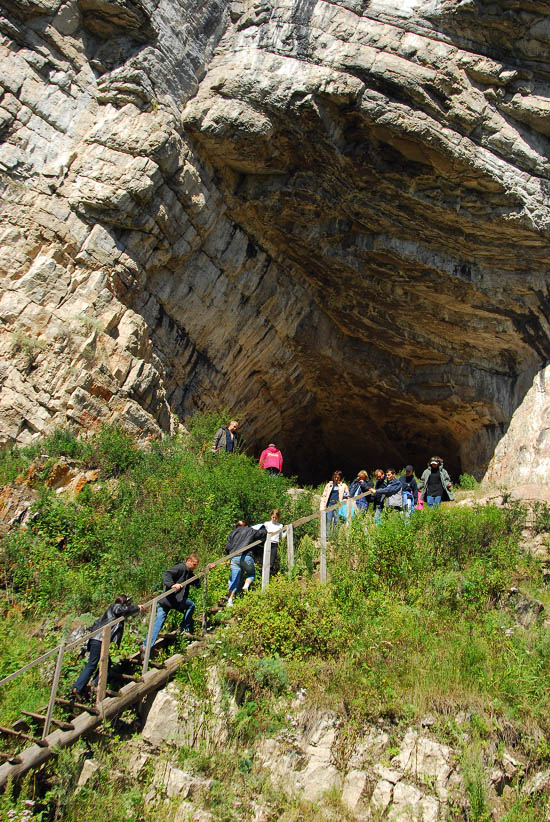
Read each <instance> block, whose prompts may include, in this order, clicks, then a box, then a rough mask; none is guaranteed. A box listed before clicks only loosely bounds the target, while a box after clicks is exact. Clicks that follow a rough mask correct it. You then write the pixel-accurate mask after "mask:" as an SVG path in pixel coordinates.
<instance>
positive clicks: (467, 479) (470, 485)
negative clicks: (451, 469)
mask: <svg viewBox="0 0 550 822" xmlns="http://www.w3.org/2000/svg"><path fill="white" fill-rule="evenodd" d="M478 486H479V482H478V481H477V480H476V478H475V477H473V476H472V475H471V474H461V475H460V476H459V478H458V487H459V488H461V489H462V490H463V491H475V489H476V488H477V487H478Z"/></svg>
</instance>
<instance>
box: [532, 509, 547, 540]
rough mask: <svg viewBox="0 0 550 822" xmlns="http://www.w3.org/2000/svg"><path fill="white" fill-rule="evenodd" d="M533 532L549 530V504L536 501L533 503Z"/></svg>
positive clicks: (541, 532) (539, 532) (538, 532)
mask: <svg viewBox="0 0 550 822" xmlns="http://www.w3.org/2000/svg"><path fill="white" fill-rule="evenodd" d="M533 515H534V522H533V525H534V528H535V533H537V534H543V533H547V532H548V531H550V505H548V503H546V502H540V501H537V502H535V504H534V505H533Z"/></svg>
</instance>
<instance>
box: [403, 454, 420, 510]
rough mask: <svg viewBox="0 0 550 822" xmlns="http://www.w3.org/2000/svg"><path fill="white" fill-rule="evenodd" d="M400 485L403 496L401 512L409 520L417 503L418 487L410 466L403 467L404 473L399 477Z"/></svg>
mask: <svg viewBox="0 0 550 822" xmlns="http://www.w3.org/2000/svg"><path fill="white" fill-rule="evenodd" d="M399 482H400V483H401V493H402V495H403V510H404V512H405V516H406V518H407V519H409V517H410V515H411V514H412V512H413V511H414V509H415V506H416V503H417V501H418V485H417V484H416V478H415V476H414V468H413V466H412V465H407V466H405V473H404V474H402V475H401V476H400V477H399Z"/></svg>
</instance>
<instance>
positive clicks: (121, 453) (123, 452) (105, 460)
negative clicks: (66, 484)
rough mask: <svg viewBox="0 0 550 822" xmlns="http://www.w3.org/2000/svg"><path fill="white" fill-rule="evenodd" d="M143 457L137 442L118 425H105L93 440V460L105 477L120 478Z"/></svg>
mask: <svg viewBox="0 0 550 822" xmlns="http://www.w3.org/2000/svg"><path fill="white" fill-rule="evenodd" d="M140 457H141V452H140V451H139V449H138V447H137V445H136V442H135V440H134V439H133V437H131V436H130V434H128V433H126V432H125V431H123V430H122V429H121V428H119V427H118V426H117V425H103V426H102V427H101V429H100V431H99V433H98V434H97V436H96V437H95V438H94V440H93V452H92V459H94V460H95V462H96V464H97V466H98V467H99V469H100V471H101V473H102V474H103V476H106V477H118V476H119V475H120V474H122V473H124V471H127V470H128V469H129V468H132V467H133V466H135V465H137V463H138V462H139V460H140Z"/></svg>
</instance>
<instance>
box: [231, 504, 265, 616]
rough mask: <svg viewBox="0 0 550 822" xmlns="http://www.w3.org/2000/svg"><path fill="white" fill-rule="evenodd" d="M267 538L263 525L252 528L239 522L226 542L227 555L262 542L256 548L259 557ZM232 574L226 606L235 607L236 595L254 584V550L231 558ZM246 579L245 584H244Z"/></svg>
mask: <svg viewBox="0 0 550 822" xmlns="http://www.w3.org/2000/svg"><path fill="white" fill-rule="evenodd" d="M266 537H267V531H266V529H265V528H264V526H263V525H262V526H261V527H260V528H256V529H255V528H250V527H249V526H248V525H247V523H246V522H244V521H243V520H239V522H237V524H236V525H235V528H233V530H232V531H231V533H230V534H229V536H228V537H227V539H226V541H225V553H226V554H232V553H233V552H234V551H238V550H239V548H244V547H245V546H246V545H250V544H251V543H252V542H257V541H258V540H260V545H259V546H255V550H256V554H258V555H259V553H260V551H261V550H263V544H264V542H265V540H266ZM230 565H231V574H230V577H229V598H228V600H227V603H226V606H227V607H230V606H231V605H233V600H234V598H235V594H237V593H240V592H241V591H248V589H249V588H250V586H251V585H252V583H253V582H254V576H255V567H254V549H252V548H251V549H250V550H248V551H244V552H243V553H242V554H237V555H236V556H234V557H231V563H230ZM243 576H244V577H245V581H244V584H243V582H242V578H243Z"/></svg>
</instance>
